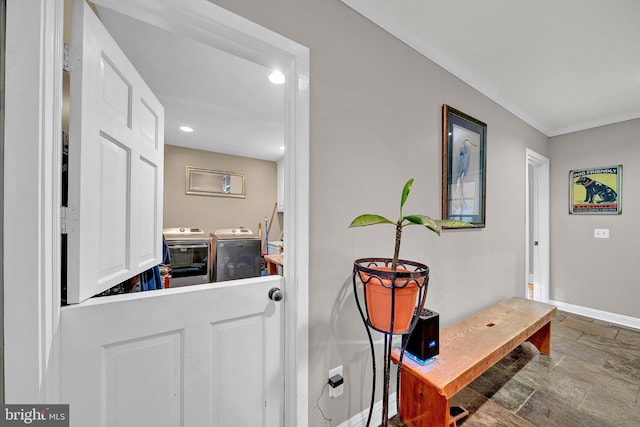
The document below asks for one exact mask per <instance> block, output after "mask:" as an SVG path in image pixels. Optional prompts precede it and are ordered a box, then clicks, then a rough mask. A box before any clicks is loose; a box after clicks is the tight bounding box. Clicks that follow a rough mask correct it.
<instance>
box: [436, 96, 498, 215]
mask: <svg viewBox="0 0 640 427" xmlns="http://www.w3.org/2000/svg"><path fill="white" fill-rule="evenodd" d="M486 157H487V125H486V124H485V123H483V122H481V121H480V120H477V119H474V118H473V117H471V116H469V115H467V114H465V113H463V112H461V111H459V110H456V109H455V108H452V107H450V106H449V105H447V104H444V105H443V106H442V219H456V220H460V221H466V222H469V223H471V224H473V225H475V226H476V227H484V226H485V212H486V206H485V200H486V197H485V192H486V173H485V169H486V164H487V158H486Z"/></svg>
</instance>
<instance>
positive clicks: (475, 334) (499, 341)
mask: <svg viewBox="0 0 640 427" xmlns="http://www.w3.org/2000/svg"><path fill="white" fill-rule="evenodd" d="M556 310H557V309H556V307H555V306H553V305H549V304H545V303H541V302H536V301H532V300H527V299H524V298H511V299H508V300H505V301H503V302H501V303H498V304H496V305H493V306H491V307H489V308H487V309H485V310H483V311H480V312H479V313H476V314H474V315H472V316H470V317H468V318H466V319H463V320H460V321H459V322H456V323H454V324H452V325H449V326H447V327H446V328H443V329H442V330H440V354H439V355H438V358H437V359H436V360H434V361H432V362H430V363H427V364H426V365H421V364H419V363H418V362H416V361H414V360H412V359H411V358H409V357H406V355H405V357H404V358H403V361H402V370H403V371H404V370H407V371H409V372H411V373H412V374H413V375H415V376H416V377H417V378H419V380H420V381H423V382H425V383H428V384H429V385H430V387H432V388H433V389H434V390H435V391H437V392H438V394H440V395H441V396H444V397H445V398H447V399H450V398H451V397H452V396H453V395H454V394H456V393H457V392H458V391H460V390H461V389H462V388H464V387H466V386H467V385H468V384H469V383H470V382H471V381H473V380H474V379H476V378H477V377H478V376H480V375H481V374H482V373H483V372H485V371H486V370H487V369H489V368H490V367H491V366H493V365H494V364H495V363H496V362H498V361H499V360H500V359H502V358H503V357H504V356H506V355H507V354H509V353H510V352H511V351H512V350H513V349H514V348H516V347H517V346H518V345H520V344H521V343H522V342H524V341H525V340H530V341H531V342H532V343H533V344H534V345H536V347H538V349H539V350H540V351H541V352H543V353H548V352H549V350H550V349H549V348H546V349H545V348H541V346H540V344H541V343H540V342H536V332H538V331H539V330H540V329H541V328H542V327H544V326H545V325H547V324H548V323H549V322H551V320H552V319H553V318H554V317H555V314H556ZM547 346H548V342H547ZM399 356H400V351H399V350H398V349H396V350H394V352H393V354H392V359H393V361H394V362H396V363H397V362H398V359H399Z"/></svg>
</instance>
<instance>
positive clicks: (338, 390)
mask: <svg viewBox="0 0 640 427" xmlns="http://www.w3.org/2000/svg"><path fill="white" fill-rule="evenodd" d="M334 375H340V376H341V377H342V380H343V383H342V384H340V385H339V386H338V387H335V388H334V387H331V385H329V397H338V396H342V393H344V375H342V365H340V366H338V367H336V368H333V369H331V370H329V376H328V377H327V378H331V377H332V376H334Z"/></svg>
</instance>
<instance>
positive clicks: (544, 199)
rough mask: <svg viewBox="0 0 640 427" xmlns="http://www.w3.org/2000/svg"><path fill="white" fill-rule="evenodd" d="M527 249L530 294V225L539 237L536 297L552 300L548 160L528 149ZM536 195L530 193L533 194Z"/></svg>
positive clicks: (536, 298)
mask: <svg viewBox="0 0 640 427" xmlns="http://www.w3.org/2000/svg"><path fill="white" fill-rule="evenodd" d="M526 157H527V158H526V164H525V170H526V230H525V236H526V249H525V260H526V261H525V280H524V290H525V291H524V292H525V295H527V283H528V282H529V270H530V268H529V267H530V265H529V264H530V259H531V247H532V242H531V238H530V230H531V226H533V228H534V230H535V233H536V235H537V236H538V240H537V241H538V245H537V249H538V253H537V255H538V256H536V257H535V258H534V262H535V265H534V269H533V271H534V272H535V285H536V286H535V287H534V292H533V299H534V300H536V301H542V302H548V301H549V237H550V232H549V163H550V162H549V159H548V158H547V157H545V156H543V155H541V154H538V153H536V152H535V151H532V150H530V149H528V148H527V156H526ZM529 166H532V167H533V170H534V172H533V174H532V175H533V176H530V173H529ZM530 179H532V180H533V186H532V187H533V190H532V191H530V186H529V180H530ZM531 192H532V193H533V194H530V193H531ZM532 198H533V200H534V201H535V202H534V206H533V209H534V213H533V218H531V216H532V215H530V212H531V209H530V200H531V199H532Z"/></svg>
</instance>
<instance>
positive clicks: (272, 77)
mask: <svg viewBox="0 0 640 427" xmlns="http://www.w3.org/2000/svg"><path fill="white" fill-rule="evenodd" d="M269 81H270V82H271V83H273V84H276V85H281V84H283V83H284V74H282V72H280V71H278V70H275V71H274V72H272V73H271V74H269Z"/></svg>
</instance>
